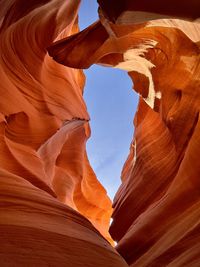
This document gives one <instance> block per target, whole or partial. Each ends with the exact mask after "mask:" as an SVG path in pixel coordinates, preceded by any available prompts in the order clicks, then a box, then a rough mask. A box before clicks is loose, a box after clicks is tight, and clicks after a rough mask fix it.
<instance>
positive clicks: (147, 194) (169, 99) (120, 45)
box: [49, 0, 200, 267]
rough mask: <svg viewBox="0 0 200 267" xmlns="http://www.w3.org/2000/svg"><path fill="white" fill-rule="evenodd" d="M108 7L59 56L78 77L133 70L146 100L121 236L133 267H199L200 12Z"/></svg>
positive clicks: (125, 187) (120, 211) (172, 4)
mask: <svg viewBox="0 0 200 267" xmlns="http://www.w3.org/2000/svg"><path fill="white" fill-rule="evenodd" d="M98 2H99V4H100V9H99V17H100V21H98V22H96V23H94V24H93V25H91V26H90V27H88V28H87V29H85V30H84V31H83V32H81V33H78V34H77V35H74V36H73V37H71V38H67V39H63V41H59V42H56V43H55V44H53V45H52V46H51V47H50V48H49V53H50V55H51V56H52V57H53V58H54V59H55V60H56V61H57V62H59V63H61V64H64V65H66V66H70V67H75V68H88V67H89V66H90V65H92V64H94V63H98V64H102V65H105V66H110V67H114V68H120V69H122V70H125V71H127V72H128V75H129V77H130V78H131V79H132V80H133V83H134V85H133V88H134V90H136V92H138V94H139V95H140V100H139V105H138V110H137V113H136V115H135V118H134V125H135V132H134V136H133V141H132V143H131V146H130V154H129V156H128V158H127V161H126V163H125V165H124V168H123V171H122V184H121V186H120V188H119V190H118V192H117V194H116V196H115V199H114V203H113V208H114V211H113V214H112V218H113V222H112V224H111V227H110V233H111V236H112V238H113V239H114V240H115V241H117V246H116V249H117V250H118V252H119V253H120V254H121V255H122V256H123V257H124V258H125V260H126V262H127V263H128V264H129V266H131V267H136V266H137V267H144V266H146V267H150V266H152V267H155V266H161V267H162V266H170V267H172V266H176V267H177V266H191V267H195V266H197V267H198V266H199V265H200V234H199V233H200V221H199V217H200V193H199V188H200V183H199V172H200V164H199V161H198V154H199V152H200V121H199V108H200V24H199V22H198V20H197V19H198V17H199V15H200V14H199V13H200V12H199V10H200V6H199V2H198V1H191V2H190V1H182V2H181V3H180V2H179V1H166V2H165V3H163V2H162V3H161V1H160V2H159V1H156V0H155V1H154V0H153V1H146V0H144V1H137V0H136V1H131V0H130V1H129V0H127V1H117V4H116V1H112V0H111V1H105V0H99V1H98ZM80 51H81V52H80ZM83 51H84V53H83Z"/></svg>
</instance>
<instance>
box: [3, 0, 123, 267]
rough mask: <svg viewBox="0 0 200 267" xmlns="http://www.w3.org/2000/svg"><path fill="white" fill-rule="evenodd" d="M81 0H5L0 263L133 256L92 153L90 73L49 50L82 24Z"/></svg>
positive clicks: (108, 262)
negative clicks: (122, 241)
mask: <svg viewBox="0 0 200 267" xmlns="http://www.w3.org/2000/svg"><path fill="white" fill-rule="evenodd" d="M79 3H80V1H78V0H73V1H60V0H52V1H48V0H45V1H44V0H43V1H21V0H20V1H18V0H10V1H0V21H1V29H0V48H1V58H0V78H1V85H0V95H1V98H0V152H1V153H0V177H1V179H0V199H1V200H0V203H1V205H0V240H1V248H0V254H1V256H0V266H69V267H70V266H71V267H74V266H110V267H113V266H120V267H121V266H127V264H126V262H125V261H124V259H123V258H122V257H121V256H120V255H119V254H118V253H117V251H116V250H115V249H114V248H113V247H112V246H111V245H110V243H109V242H108V241H107V240H109V241H110V242H111V243H112V240H111V238H110V235H109V233H108V227H109V220H110V216H111V212H112V207H111V201H110V199H109V198H108V196H107V194H106V191H105V189H104V188H103V187H102V185H101V184H100V183H99V182H98V180H97V178H96V176H95V174H94V172H93V170H92V168H91V166H90V163H89V161H88V158H87V153H86V141H87V139H88V138H89V136H90V128H89V122H88V121H89V115H88V113H87V109H86V105H85V103H84V100H83V97H82V94H83V87H84V82H85V77H84V75H83V72H82V71H81V70H75V69H70V68H67V67H64V66H62V65H59V64H58V63H56V62H55V61H53V59H52V58H50V57H49V55H48V54H47V50H46V48H47V47H49V46H50V45H51V43H52V42H54V41H56V40H59V39H60V38H65V37H66V36H69V35H72V34H74V33H77V32H78V24H77V10H78V6H79ZM106 239H107V240H106Z"/></svg>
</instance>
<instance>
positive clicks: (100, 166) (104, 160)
mask: <svg viewBox="0 0 200 267" xmlns="http://www.w3.org/2000/svg"><path fill="white" fill-rule="evenodd" d="M97 19H98V14H97V3H96V1H95V0H83V1H82V3H81V8H80V12H79V25H80V29H81V30H82V29H84V28H86V27H87V26H89V25H90V24H91V23H93V22H94V21H96V20H97ZM85 75H86V79H87V80H86V87H85V91H84V99H85V101H86V104H87V107H88V111H89V114H90V117H91V121H90V126H91V131H92V134H91V138H90V139H89V140H88V143H87V152H88V157H89V160H90V163H91V165H92V167H93V169H94V171H95V173H96V175H97V177H98V179H99V180H100V182H101V183H102V184H103V185H104V187H105V188H106V190H107V192H108V195H109V196H110V197H111V198H113V197H114V194H115V193H116V191H117V189H118V187H119V185H120V183H121V181H120V174H121V170H122V167H123V164H124V162H125V160H126V158H127V156H128V153H129V146H130V142H131V140H132V136H133V117H134V114H135V111H136V106H137V102H138V97H137V95H136V93H135V92H134V91H133V90H132V82H131V80H130V78H129V77H128V75H127V73H126V72H124V71H122V70H118V69H112V68H106V67H101V66H98V65H94V66H92V67H91V68H89V69H88V70H86V71H85Z"/></svg>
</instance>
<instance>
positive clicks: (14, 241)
mask: <svg viewBox="0 0 200 267" xmlns="http://www.w3.org/2000/svg"><path fill="white" fill-rule="evenodd" d="M84 1H85V0H82V2H84ZM91 1H96V0H91ZM97 3H98V11H97V12H98V18H99V19H98V20H97V21H94V22H93V23H92V24H91V25H89V26H88V27H86V28H85V29H83V30H80V29H79V8H80V4H81V1H80V0H40V1H39V0H0V49H1V57H0V78H1V80H0V132H1V134H0V240H1V246H0V266H1V267H15V266H16V267H21V266H25V267H29V266H30V267H35V266H38V267H43V266H44V267H45V266H50V267H51V266H52V267H58V266H59V267H62V266H63V267H65V266H66V267H128V266H130V267H166V266H167V267H199V266H200V179H199V178H198V177H199V175H200V162H199V158H198V155H200V119H199V109H200V20H199V17H200V1H199V0H190V1H188V0H182V1H179V0H168V1H159V0H98V1H97ZM88 8H89V4H88ZM93 64H98V65H102V66H105V67H110V68H113V69H114V70H115V69H120V70H122V71H124V72H125V73H126V76H127V77H126V78H127V80H128V79H130V81H131V83H132V84H133V89H134V90H135V91H136V93H137V94H138V96H139V101H138V106H137V111H136V113H135V116H134V118H133V122H134V127H135V129H134V132H132V133H131V135H132V136H133V139H132V141H131V143H130V145H129V148H127V149H129V154H128V155H127V159H126V161H125V162H124V165H123V168H122V172H121V184H120V186H119V188H118V190H117V192H116V194H115V196H114V200H113V201H111V200H110V198H109V196H108V195H107V191H106V188H104V186H103V185H102V184H101V183H100V181H99V180H98V178H97V175H96V174H95V172H94V170H93V168H92V164H90V161H89V159H88V155H87V149H86V143H87V140H88V139H89V138H90V136H91V135H92V132H91V129H90V114H89V113H88V110H87V106H86V103H85V101H84V98H83V93H84V88H85V82H86V77H85V75H84V72H83V70H85V69H88V68H90V67H91V66H92V65H93ZM116 71H117V70H116ZM95 82H97V83H98V80H97V81H95ZM93 90H95V88H93ZM198 90H199V91H198ZM105 98H106V95H105ZM103 108H104V107H103V106H102V109H103ZM109 119H110V120H112V118H109ZM125 119H126V118H125ZM105 130H106V129H105ZM122 138H123V136H122ZM108 149H109V148H108ZM108 179H109V178H108ZM110 221H112V222H111V224H110Z"/></svg>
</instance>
